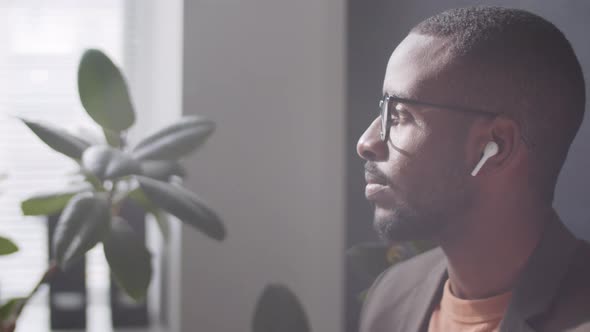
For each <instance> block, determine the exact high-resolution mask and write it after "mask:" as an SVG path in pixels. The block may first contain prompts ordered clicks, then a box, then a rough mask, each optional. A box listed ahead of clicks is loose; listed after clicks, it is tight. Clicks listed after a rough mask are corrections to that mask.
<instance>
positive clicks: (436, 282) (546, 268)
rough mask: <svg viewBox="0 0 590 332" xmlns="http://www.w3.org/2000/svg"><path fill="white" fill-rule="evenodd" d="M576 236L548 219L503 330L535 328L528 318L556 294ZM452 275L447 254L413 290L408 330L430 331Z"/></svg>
mask: <svg viewBox="0 0 590 332" xmlns="http://www.w3.org/2000/svg"><path fill="white" fill-rule="evenodd" d="M576 244H577V242H576V238H575V237H574V236H573V235H572V234H571V233H570V232H569V231H568V230H567V228H566V227H565V226H564V225H563V224H562V222H561V221H560V220H559V217H558V216H557V215H555V218H554V219H553V220H551V221H549V222H548V223H547V225H546V226H545V229H544V230H543V234H542V236H541V239H540V241H539V244H538V245H537V247H536V248H535V250H534V251H533V253H532V254H531V256H530V257H529V259H528V261H527V263H526V266H525V268H524V270H523V272H522V274H521V276H520V277H519V279H518V280H517V282H516V286H515V288H514V291H513V293H512V300H511V302H510V304H509V305H508V309H507V310H506V315H505V316H504V318H503V319H502V322H501V323H500V331H501V332H506V331H510V332H517V331H518V332H533V331H534V330H533V329H532V328H531V327H530V326H529V324H528V323H527V319H529V318H531V317H533V316H536V315H538V314H541V313H543V312H544V311H545V310H546V309H547V308H548V306H549V304H550V303H551V300H552V299H553V297H554V296H555V295H556V292H557V290H558V287H559V285H560V282H561V280H562V278H563V277H564V276H565V274H566V272H567V267H568V265H569V263H570V261H571V259H572V256H573V254H574V252H575V249H576ZM447 278H448V273H447V261H446V258H444V255H443V259H442V261H441V262H440V263H439V264H437V265H436V266H435V267H434V268H433V269H432V270H431V273H430V275H429V276H427V277H426V279H425V280H424V282H423V283H421V284H420V285H419V286H417V287H416V288H415V289H414V291H413V292H412V294H411V296H412V300H411V301H410V302H412V303H411V304H410V307H411V308H412V310H410V311H409V312H408V314H407V316H406V317H405V324H404V329H403V330H404V331H426V330H427V328H428V323H429V321H430V316H431V314H432V311H433V310H434V307H435V306H436V304H437V303H438V302H439V301H440V298H441V295H442V290H443V285H444V281H445V280H446V279H447Z"/></svg>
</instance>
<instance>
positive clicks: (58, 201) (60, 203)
mask: <svg viewBox="0 0 590 332" xmlns="http://www.w3.org/2000/svg"><path fill="white" fill-rule="evenodd" d="M87 189H90V188H89V187H88V186H80V187H79V188H74V189H72V190H66V191H60V192H52V193H43V194H37V195H34V196H32V197H30V198H28V199H26V200H24V201H23V202H22V203H21V210H22V212H23V215H25V216H49V215H52V214H56V213H58V212H60V211H61V210H63V209H64V208H65V206H66V204H68V202H69V201H70V199H71V198H72V197H74V195H76V194H77V193H79V192H81V191H83V190H87Z"/></svg>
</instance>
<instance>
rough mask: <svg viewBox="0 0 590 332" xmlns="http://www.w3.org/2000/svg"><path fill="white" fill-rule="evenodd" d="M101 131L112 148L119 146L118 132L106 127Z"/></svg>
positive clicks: (119, 137)
mask: <svg viewBox="0 0 590 332" xmlns="http://www.w3.org/2000/svg"><path fill="white" fill-rule="evenodd" d="M102 132H103V133H104V138H105V139H106V141H107V143H109V145H110V146H112V147H114V148H120V147H121V143H122V140H121V135H120V133H118V132H114V131H112V130H110V129H107V128H102Z"/></svg>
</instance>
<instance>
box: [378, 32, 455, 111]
mask: <svg viewBox="0 0 590 332" xmlns="http://www.w3.org/2000/svg"><path fill="white" fill-rule="evenodd" d="M451 46H452V45H451V42H450V41H449V40H447V39H445V38H439V37H433V36H427V35H421V34H414V33H411V34H409V35H408V36H407V37H406V38H405V39H404V40H403V41H402V42H401V43H400V44H399V45H398V46H397V47H396V49H395V51H394V52H393V54H392V55H391V57H390V59H389V62H388V64H387V71H386V74H385V79H384V83H383V92H384V93H388V94H390V95H398V96H401V97H408V98H415V99H422V100H428V101H431V102H443V103H444V102H451V101H452V100H453V99H454V98H453V97H452V96H451V95H450V92H451V91H452V90H451V89H449V84H450V83H451V82H452V81H457V79H458V75H459V74H460V73H458V71H457V70H456V69H451V67H452V66H451V63H452V61H451V60H452V55H451Z"/></svg>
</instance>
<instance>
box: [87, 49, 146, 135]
mask: <svg viewBox="0 0 590 332" xmlns="http://www.w3.org/2000/svg"><path fill="white" fill-rule="evenodd" d="M78 92H79V93H80V101H81V102H82V105H83V106H84V108H85V109H86V112H88V115H90V117H91V118H92V119H94V121H96V123H98V124H99V125H100V126H102V127H104V128H107V129H110V130H113V131H115V132H120V131H123V130H125V129H127V128H129V127H131V126H132V125H133V123H134V122H135V112H134V111H133V105H132V104H131V98H130V97H129V92H128V90H127V85H126V83H125V79H124V78H123V75H122V74H121V72H120V71H119V69H118V68H117V66H115V64H114V63H113V62H112V61H111V60H110V59H109V58H108V57H107V56H106V55H105V54H104V53H102V52H101V51H99V50H95V49H91V50H87V51H86V52H84V55H82V60H81V61H80V66H79V67H78Z"/></svg>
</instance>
